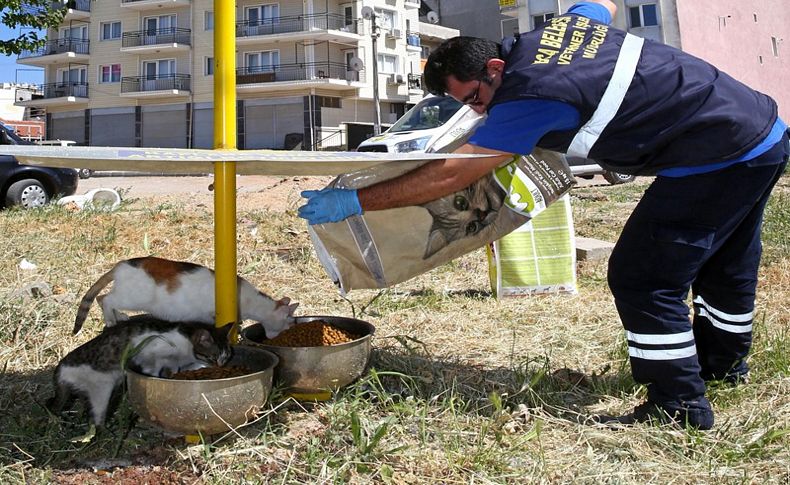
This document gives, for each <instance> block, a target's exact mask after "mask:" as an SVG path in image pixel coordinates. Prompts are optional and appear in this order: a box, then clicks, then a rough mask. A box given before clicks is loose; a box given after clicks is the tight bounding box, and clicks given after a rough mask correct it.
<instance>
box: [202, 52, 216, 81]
mask: <svg viewBox="0 0 790 485" xmlns="http://www.w3.org/2000/svg"><path fill="white" fill-rule="evenodd" d="M203 75H204V76H213V75H214V56H204V57H203Z"/></svg>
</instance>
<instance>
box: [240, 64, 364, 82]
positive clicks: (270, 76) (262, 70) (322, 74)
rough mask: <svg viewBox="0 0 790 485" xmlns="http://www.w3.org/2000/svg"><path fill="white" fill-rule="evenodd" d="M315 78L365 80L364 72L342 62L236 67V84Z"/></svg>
mask: <svg viewBox="0 0 790 485" xmlns="http://www.w3.org/2000/svg"><path fill="white" fill-rule="evenodd" d="M313 79H341V80H343V81H364V80H365V79H364V72H362V71H352V70H349V69H348V67H347V66H346V65H345V64H343V63H341V62H306V63H300V64H280V65H278V66H263V67H260V66H255V67H250V66H248V67H240V68H238V69H236V84H259V83H272V82H282V81H307V80H313Z"/></svg>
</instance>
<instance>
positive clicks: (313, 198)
mask: <svg viewBox="0 0 790 485" xmlns="http://www.w3.org/2000/svg"><path fill="white" fill-rule="evenodd" d="M301 195H302V197H304V198H306V199H307V203H306V204H305V205H303V206H302V207H300V208H299V217H301V218H302V219H307V222H309V223H310V225H313V224H323V223H325V222H338V221H342V220H343V219H346V218H348V217H351V216H356V215H359V214H362V206H360V205H359V198H358V197H357V191H356V190H347V189H333V188H328V187H327V188H325V189H322V190H305V191H304V192H302V194H301Z"/></svg>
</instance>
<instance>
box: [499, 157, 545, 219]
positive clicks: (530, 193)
mask: <svg viewBox="0 0 790 485" xmlns="http://www.w3.org/2000/svg"><path fill="white" fill-rule="evenodd" d="M519 160H521V156H519V155H516V156H514V157H513V160H512V161H511V162H510V163H508V164H507V165H505V166H502V167H499V168H496V169H494V172H493V173H494V179H495V180H496V181H497V183H498V184H499V186H500V187H502V189H503V190H504V191H505V194H506V195H505V201H504V202H505V205H506V206H507V207H508V208H510V209H511V210H514V211H516V212H518V213H519V214H523V215H525V216H528V217H533V216H534V215H535V214H536V213H537V212H540V211H542V210H543V209H545V208H546V202H545V200H544V198H543V194H542V193H541V192H540V190H539V189H538V186H537V185H535V183H534V182H533V181H532V179H530V178H529V177H528V176H527V174H526V173H524V172H523V171H522V170H521V167H519V166H518V161H519Z"/></svg>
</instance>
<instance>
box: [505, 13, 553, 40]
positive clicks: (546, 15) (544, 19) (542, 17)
mask: <svg viewBox="0 0 790 485" xmlns="http://www.w3.org/2000/svg"><path fill="white" fill-rule="evenodd" d="M556 16H557V12H543V13H539V14H537V15H530V17H529V21H530V22H532V30H535V29H537V28H538V27H540V26H541V25H543V24H545V23H546V22H548V21H549V20H551V19H553V18H554V17H556ZM537 19H540V23H538V22H536V20H537ZM511 35H512V34H511Z"/></svg>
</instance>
